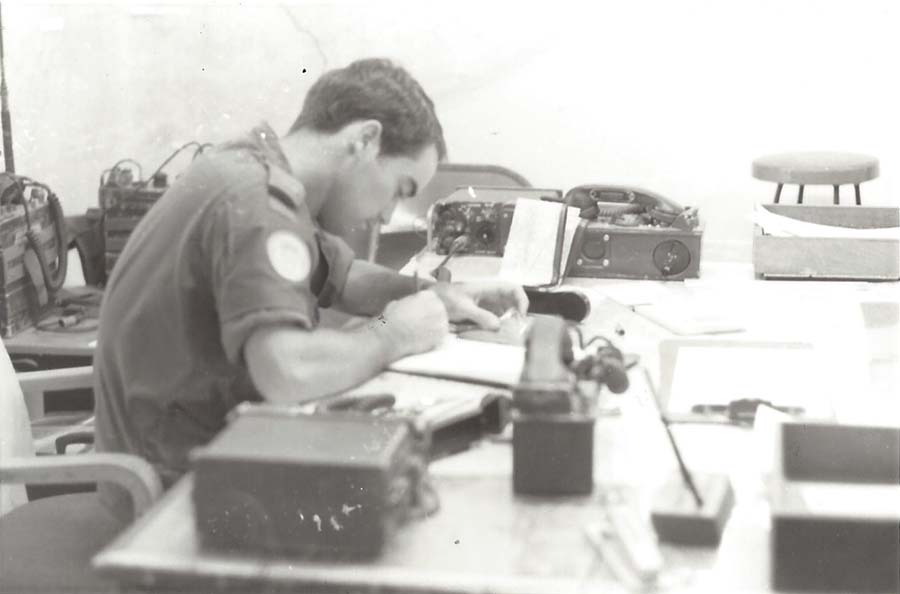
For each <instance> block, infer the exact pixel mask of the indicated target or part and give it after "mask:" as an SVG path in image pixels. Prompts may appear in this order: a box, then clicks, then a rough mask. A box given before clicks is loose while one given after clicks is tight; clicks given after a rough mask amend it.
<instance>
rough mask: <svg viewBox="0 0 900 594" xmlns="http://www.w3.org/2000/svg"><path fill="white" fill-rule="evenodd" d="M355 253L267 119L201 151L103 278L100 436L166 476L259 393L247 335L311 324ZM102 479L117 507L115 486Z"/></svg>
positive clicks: (101, 445)
mask: <svg viewBox="0 0 900 594" xmlns="http://www.w3.org/2000/svg"><path fill="white" fill-rule="evenodd" d="M352 260H353V252H352V251H351V250H350V248H349V247H348V246H347V245H346V244H345V243H344V242H343V241H342V240H340V239H339V238H337V237H334V236H332V235H329V234H328V233H326V232H324V231H322V230H321V229H319V228H318V227H317V225H316V224H315V223H314V222H313V220H312V218H311V215H310V213H309V210H308V209H307V207H306V205H305V202H304V190H303V186H302V185H301V184H300V182H299V181H298V180H297V179H296V178H294V177H293V176H292V175H291V172H290V167H289V165H288V163H287V161H286V159H285V158H284V155H283V153H282V152H281V149H280V148H279V145H278V139H277V137H276V135H275V133H274V132H273V131H272V129H271V128H269V127H268V126H267V125H261V126H260V127H258V128H256V129H254V130H253V132H252V133H251V134H250V135H249V136H248V137H247V138H245V139H242V140H240V141H237V142H233V143H229V144H226V145H223V146H221V147H219V148H216V149H212V150H209V151H206V152H205V153H204V154H202V155H200V156H199V157H198V158H196V159H195V160H194V161H193V162H192V163H191V165H190V166H189V167H188V169H187V170H186V171H185V172H184V173H183V174H182V175H181V176H180V177H179V178H178V179H177V180H176V181H175V182H174V183H173V184H172V186H171V188H170V189H169V190H168V191H167V192H166V193H165V194H164V195H163V196H162V197H161V198H160V200H159V201H158V202H157V203H156V204H155V205H154V206H153V207H152V208H151V209H150V211H149V212H148V213H147V214H146V215H145V216H144V218H143V219H142V220H141V222H140V223H139V224H138V226H137V228H136V229H135V230H134V232H133V233H132V236H131V237H130V238H129V240H128V242H127V245H126V246H125V249H124V250H123V252H122V254H121V256H120V257H119V259H118V261H117V262H116V265H115V268H114V270H113V272H112V275H111V278H110V279H109V282H108V284H107V288H106V292H105V294H104V299H103V304H102V307H101V312H100V333H99V339H98V345H97V350H96V353H95V355H94V367H95V372H94V384H95V394H96V440H97V449H98V450H99V451H112V452H129V453H133V454H137V455H139V456H142V457H143V458H145V459H147V460H148V461H150V463H151V464H153V466H154V467H155V468H156V470H157V472H158V473H159V475H160V478H161V479H162V481H163V484H164V485H165V486H169V485H170V484H171V483H172V482H173V481H174V480H175V479H176V478H178V477H179V476H180V475H181V474H183V473H184V472H185V471H186V470H187V469H188V454H189V452H190V450H191V449H192V448H194V447H196V446H199V445H203V444H205V443H207V442H208V441H209V440H210V439H211V438H212V437H213V436H214V435H215V434H216V433H217V432H218V431H219V430H221V429H222V428H223V427H224V424H225V417H226V414H227V413H228V411H229V410H231V409H232V408H233V407H234V406H235V405H236V404H238V403H240V402H242V401H247V400H259V399H260V396H259V394H258V393H257V392H256V390H255V389H254V387H253V385H252V383H251V381H250V377H249V375H248V372H247V369H246V366H245V365H244V362H243V347H244V344H245V343H246V341H247V339H248V338H249V337H250V335H251V334H252V333H253V332H254V331H255V330H256V329H258V328H260V327H262V326H265V325H293V326H296V327H300V328H305V329H312V328H315V326H316V324H317V323H318V308H319V307H328V306H329V305H331V303H332V302H333V301H334V300H335V299H336V298H337V297H338V296H339V295H340V293H341V291H342V290H343V287H344V283H345V282H346V278H347V272H348V270H349V268H350V265H351V263H352ZM301 396H302V395H301V394H298V399H299V397H301ZM100 490H101V497H102V498H103V500H104V502H106V503H107V504H109V505H111V506H112V507H113V509H114V510H116V511H117V512H118V513H120V514H126V513H127V505H126V502H125V501H123V500H124V499H127V495H125V494H124V492H123V491H120V490H118V489H115V488H114V487H113V486H112V485H101V488H100Z"/></svg>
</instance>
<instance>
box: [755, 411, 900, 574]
mask: <svg viewBox="0 0 900 594" xmlns="http://www.w3.org/2000/svg"><path fill="white" fill-rule="evenodd" d="M779 439H780V443H779V444H778V447H777V448H776V455H777V460H776V464H775V473H774V476H773V481H772V484H771V485H770V487H771V492H770V496H769V501H770V508H771V513H772V532H771V550H770V552H771V568H772V574H771V579H772V587H773V588H774V589H775V590H780V591H783V590H790V591H809V590H814V591H825V592H828V591H832V592H833V591H837V592H900V427H865V426H849V425H833V424H825V423H809V424H806V423H785V424H783V425H782V426H781V431H780V436H779Z"/></svg>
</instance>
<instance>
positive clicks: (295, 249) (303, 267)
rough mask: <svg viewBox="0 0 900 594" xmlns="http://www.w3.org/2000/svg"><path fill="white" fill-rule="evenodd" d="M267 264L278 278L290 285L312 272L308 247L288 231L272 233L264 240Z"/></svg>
mask: <svg viewBox="0 0 900 594" xmlns="http://www.w3.org/2000/svg"><path fill="white" fill-rule="evenodd" d="M266 253H267V255H268V256H269V264H271V265H272V268H273V269H274V270H275V272H277V273H278V275H279V276H281V277H282V278H284V279H285V280H287V281H290V282H292V283H299V282H301V281H303V280H305V279H306V277H308V276H309V273H310V271H311V270H312V256H311V255H310V253H309V247H307V245H306V243H304V242H303V240H302V239H300V237H299V236H298V235H296V234H294V233H291V232H290V231H274V232H273V233H272V234H271V235H269V238H268V239H267V240H266Z"/></svg>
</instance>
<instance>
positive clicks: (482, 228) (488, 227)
mask: <svg viewBox="0 0 900 594" xmlns="http://www.w3.org/2000/svg"><path fill="white" fill-rule="evenodd" d="M494 227H495V226H494V224H493V223H492V222H488V221H484V222H482V223H480V224H478V225H477V226H476V227H475V229H474V235H475V239H476V240H477V241H478V242H479V243H480V244H481V245H483V246H485V247H487V246H490V245H493V243H494V241H495V240H496V239H497V233H496V231H495V228H494Z"/></svg>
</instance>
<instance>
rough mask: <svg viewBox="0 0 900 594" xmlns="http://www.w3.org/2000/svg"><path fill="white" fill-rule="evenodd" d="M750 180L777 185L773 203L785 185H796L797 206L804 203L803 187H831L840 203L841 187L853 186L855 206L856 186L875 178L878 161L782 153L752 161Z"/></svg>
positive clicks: (849, 155)
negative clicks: (798, 187) (751, 177)
mask: <svg viewBox="0 0 900 594" xmlns="http://www.w3.org/2000/svg"><path fill="white" fill-rule="evenodd" d="M753 177H755V178H756V179H762V180H765V181H772V182H776V183H777V184H778V189H776V190H775V204H778V200H779V198H781V188H782V186H784V184H798V185H799V186H800V190H799V192H798V193H797V204H803V186H806V185H829V186H833V187H834V203H835V204H840V191H839V189H838V188H839V187H840V186H841V184H853V187H854V188H855V189H856V204H857V205H859V204H862V202H861V200H860V197H859V184H860V183H862V182H864V181H867V180H870V179H875V178H876V177H878V159H876V158H875V157H870V156H868V155H857V154H853V153H828V152H808V153H781V154H778V155H768V156H765V157H760V158H759V159H756V160H755V161H753Z"/></svg>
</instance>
